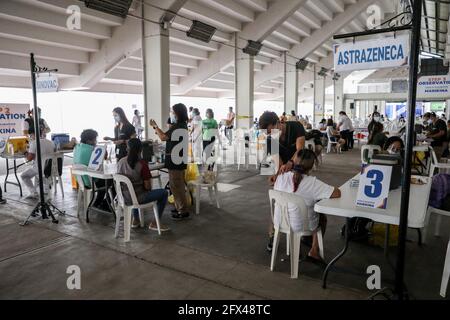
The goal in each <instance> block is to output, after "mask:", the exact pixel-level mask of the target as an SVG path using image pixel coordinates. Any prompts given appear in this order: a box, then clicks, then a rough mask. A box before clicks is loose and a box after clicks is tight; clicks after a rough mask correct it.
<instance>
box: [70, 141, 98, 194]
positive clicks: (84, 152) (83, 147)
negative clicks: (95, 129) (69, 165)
mask: <svg viewBox="0 0 450 320" xmlns="http://www.w3.org/2000/svg"><path fill="white" fill-rule="evenodd" d="M93 151H94V146H91V145H90V144H85V143H80V144H77V145H76V146H75V149H74V151H73V163H74V164H83V165H85V166H88V165H89V160H91V154H92V152H93ZM83 182H84V185H85V186H86V187H88V188H90V187H91V182H90V180H89V177H88V176H83Z"/></svg>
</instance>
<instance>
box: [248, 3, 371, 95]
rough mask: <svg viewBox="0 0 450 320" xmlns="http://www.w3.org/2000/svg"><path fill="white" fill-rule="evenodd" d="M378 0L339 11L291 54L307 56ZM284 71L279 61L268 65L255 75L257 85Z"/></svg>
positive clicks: (299, 57) (301, 56)
mask: <svg viewBox="0 0 450 320" xmlns="http://www.w3.org/2000/svg"><path fill="white" fill-rule="evenodd" d="M376 1H377V0H359V1H358V2H357V3H356V4H352V5H349V6H347V7H346V9H345V11H344V12H342V13H339V14H338V15H336V17H334V19H333V20H332V21H330V22H327V23H326V24H325V25H324V26H322V28H321V29H319V30H316V31H314V32H313V33H312V34H311V36H310V37H309V38H305V39H304V40H303V41H302V42H301V43H300V44H298V45H295V46H294V47H293V48H292V50H290V51H289V55H291V56H294V57H297V58H298V59H301V58H307V57H308V56H309V55H310V54H312V53H313V52H314V51H315V50H317V48H319V47H320V46H322V44H323V43H325V42H327V41H328V40H329V39H330V38H331V37H332V36H333V35H334V34H335V32H336V30H339V29H341V28H343V27H344V26H345V25H347V24H348V23H349V22H350V21H352V20H353V19H354V18H355V17H356V16H358V15H359V14H360V13H361V12H362V11H363V10H365V9H366V8H367V7H368V6H369V5H371V4H372V3H374V2H376ZM282 73H283V68H280V66H279V63H272V65H271V66H267V67H266V68H264V70H263V71H262V72H260V73H258V74H257V75H255V86H256V87H258V86H259V85H261V84H263V83H264V82H266V81H268V80H271V79H273V78H276V77H278V76H279V75H280V74H282Z"/></svg>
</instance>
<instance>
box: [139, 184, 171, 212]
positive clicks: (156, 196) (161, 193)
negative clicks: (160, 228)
mask: <svg viewBox="0 0 450 320" xmlns="http://www.w3.org/2000/svg"><path fill="white" fill-rule="evenodd" d="M168 197H169V193H168V192H167V190H165V189H154V190H150V191H148V192H147V193H146V194H145V196H144V200H143V201H142V204H144V203H149V202H153V201H156V207H157V209H158V217H159V218H161V216H162V214H163V212H164V208H165V207H166V204H167V198H168ZM133 215H134V218H135V219H139V211H138V210H137V209H133Z"/></svg>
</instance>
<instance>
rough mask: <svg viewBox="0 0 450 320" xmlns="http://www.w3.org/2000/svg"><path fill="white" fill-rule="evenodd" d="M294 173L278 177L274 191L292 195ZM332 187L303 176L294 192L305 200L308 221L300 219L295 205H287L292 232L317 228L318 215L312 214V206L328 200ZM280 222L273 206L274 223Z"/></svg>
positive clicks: (279, 215) (279, 214) (277, 212)
mask: <svg viewBox="0 0 450 320" xmlns="http://www.w3.org/2000/svg"><path fill="white" fill-rule="evenodd" d="M293 178H294V173H293V172H287V173H285V174H282V175H279V176H278V178H277V181H276V182H275V186H274V189H275V190H278V191H283V192H288V193H294V180H293ZM333 191H334V187H333V186H330V185H328V184H326V183H323V182H322V181H320V180H319V179H317V178H316V177H312V176H306V175H304V176H303V179H302V181H301V182H300V185H299V187H298V190H297V191H296V192H295V194H296V195H298V196H299V197H301V198H303V200H305V203H306V206H307V208H308V219H307V220H305V219H301V217H300V215H299V212H298V208H297V207H296V206H295V205H291V204H289V206H288V208H289V218H290V219H289V220H290V223H291V228H292V230H293V231H294V232H299V231H302V230H305V229H309V230H310V231H314V230H316V229H317V227H318V226H319V215H318V214H317V213H315V212H314V205H315V204H316V202H317V201H320V200H323V199H329V198H330V197H331V195H332V194H333ZM280 222H281V210H280V208H279V207H278V206H275V212H274V223H275V225H278V224H279V223H280Z"/></svg>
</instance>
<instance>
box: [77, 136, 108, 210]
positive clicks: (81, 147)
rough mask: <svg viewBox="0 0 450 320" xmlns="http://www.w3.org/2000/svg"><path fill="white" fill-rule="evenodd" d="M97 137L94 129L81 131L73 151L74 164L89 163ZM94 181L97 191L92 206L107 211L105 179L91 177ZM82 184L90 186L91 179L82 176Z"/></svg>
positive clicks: (86, 164)
mask: <svg viewBox="0 0 450 320" xmlns="http://www.w3.org/2000/svg"><path fill="white" fill-rule="evenodd" d="M97 137H98V133H97V131H95V130H92V129H87V130H84V131H83V132H82V133H81V137H80V138H81V141H80V143H79V144H77V145H76V146H75V149H74V151H73V163H74V164H83V165H85V166H88V165H89V161H90V159H91V155H92V152H93V151H94V148H95V146H96V145H97ZM93 181H94V183H95V188H96V189H97V190H98V191H97V196H96V197H95V201H94V203H93V206H94V207H96V208H99V209H102V210H106V211H109V206H108V204H107V203H106V201H105V195H106V190H104V187H105V181H104V180H101V179H95V178H94V179H93ZM83 182H84V186H85V187H86V188H91V187H92V186H91V181H90V180H89V177H88V176H83ZM109 185H110V186H112V185H113V182H112V180H111V182H110V183H109Z"/></svg>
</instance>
